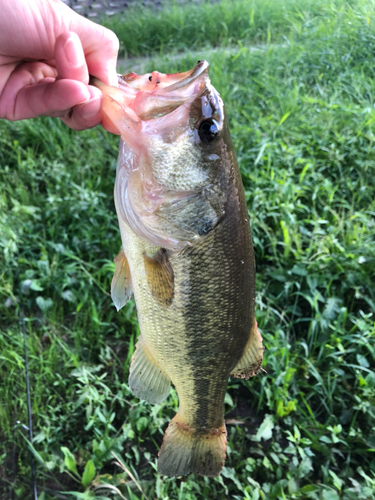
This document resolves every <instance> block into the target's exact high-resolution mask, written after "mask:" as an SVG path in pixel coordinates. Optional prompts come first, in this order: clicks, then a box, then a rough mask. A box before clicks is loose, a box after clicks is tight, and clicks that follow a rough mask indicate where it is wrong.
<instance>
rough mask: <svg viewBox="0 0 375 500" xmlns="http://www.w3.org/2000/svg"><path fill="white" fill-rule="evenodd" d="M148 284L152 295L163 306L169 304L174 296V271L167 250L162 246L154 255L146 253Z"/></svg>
mask: <svg viewBox="0 0 375 500" xmlns="http://www.w3.org/2000/svg"><path fill="white" fill-rule="evenodd" d="M144 263H145V271H146V279H147V284H148V286H149V288H150V290H151V294H152V296H153V297H154V298H155V300H157V301H158V302H159V303H160V304H161V305H163V306H169V305H170V304H171V303H172V300H173V296H174V273H173V269H172V266H171V264H170V262H169V260H168V255H167V250H165V248H161V249H160V250H159V251H158V252H157V253H156V254H155V255H154V256H153V257H149V256H148V255H146V254H145V255H144Z"/></svg>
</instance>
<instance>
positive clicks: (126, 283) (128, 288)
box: [111, 249, 133, 311]
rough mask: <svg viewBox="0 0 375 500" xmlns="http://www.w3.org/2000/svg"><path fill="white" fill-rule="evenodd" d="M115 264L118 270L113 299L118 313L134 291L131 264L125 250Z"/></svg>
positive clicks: (116, 271) (112, 294)
mask: <svg viewBox="0 0 375 500" xmlns="http://www.w3.org/2000/svg"><path fill="white" fill-rule="evenodd" d="M114 262H115V264H116V270H115V274H114V275H113V278H112V285H111V297H112V300H113V303H114V304H115V306H116V309H117V311H119V310H120V309H121V308H122V307H124V305H125V304H126V303H127V301H128V300H129V299H130V297H131V296H132V294H133V289H132V285H131V276H130V268H129V263H128V259H127V258H126V256H125V254H124V250H123V249H121V251H120V253H119V254H118V255H117V257H115V259H114Z"/></svg>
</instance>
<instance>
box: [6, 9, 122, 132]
mask: <svg viewBox="0 0 375 500" xmlns="http://www.w3.org/2000/svg"><path fill="white" fill-rule="evenodd" d="M0 9H1V11H0V12H1V15H0V118H5V119H7V120H12V121H14V120H23V119H27V118H35V117H37V116H41V115H47V116H55V117H60V118H61V119H62V121H63V122H64V123H65V124H66V125H68V126H69V127H70V128H72V129H74V130H84V129H87V128H92V127H95V126H96V125H98V124H99V123H102V125H103V126H104V128H105V129H107V130H109V131H110V132H114V133H118V132H117V130H116V129H114V128H113V126H111V124H110V123H109V121H108V120H107V119H106V117H105V116H103V111H102V101H103V96H102V93H101V91H100V90H99V89H97V88H96V87H93V86H91V85H89V75H93V76H95V77H96V78H98V79H99V80H101V81H102V82H104V83H107V84H109V85H117V76H116V62H117V53H118V48H119V42H118V39H117V37H116V35H115V34H114V33H113V32H112V31H110V30H108V29H106V28H104V27H102V26H99V25H98V24H95V23H93V22H91V21H89V20H88V19H85V18H84V17H82V16H80V15H78V14H76V13H75V12H74V11H73V10H71V9H69V7H67V6H66V5H65V4H63V3H62V2H61V1H60V0H15V1H12V2H10V1H9V0H0Z"/></svg>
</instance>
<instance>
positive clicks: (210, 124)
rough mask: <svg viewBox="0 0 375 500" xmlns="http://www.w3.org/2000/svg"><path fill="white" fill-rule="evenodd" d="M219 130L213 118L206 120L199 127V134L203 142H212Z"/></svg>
mask: <svg viewBox="0 0 375 500" xmlns="http://www.w3.org/2000/svg"><path fill="white" fill-rule="evenodd" d="M218 133H219V130H218V128H217V125H216V123H215V122H214V121H213V120H204V121H203V122H202V123H201V124H200V125H199V128H198V135H199V137H200V140H201V141H202V142H211V141H213V140H214V139H215V137H216V136H217V134H218Z"/></svg>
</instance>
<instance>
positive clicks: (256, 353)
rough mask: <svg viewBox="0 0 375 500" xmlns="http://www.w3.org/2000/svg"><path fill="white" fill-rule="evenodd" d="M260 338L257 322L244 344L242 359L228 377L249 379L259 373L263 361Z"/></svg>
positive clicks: (262, 348)
mask: <svg viewBox="0 0 375 500" xmlns="http://www.w3.org/2000/svg"><path fill="white" fill-rule="evenodd" d="M263 350H264V347H263V345H262V337H261V335H260V333H259V330H258V325H257V322H256V321H254V326H253V327H252V329H251V332H250V337H249V340H248V342H247V344H246V347H245V350H244V353H243V355H242V358H241V359H240V360H239V362H238V363H237V365H236V366H235V367H234V369H233V370H232V372H231V373H230V374H229V376H230V377H235V378H245V379H249V378H250V377H254V375H257V373H259V371H260V369H261V366H262V361H263Z"/></svg>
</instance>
